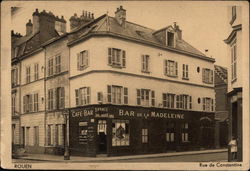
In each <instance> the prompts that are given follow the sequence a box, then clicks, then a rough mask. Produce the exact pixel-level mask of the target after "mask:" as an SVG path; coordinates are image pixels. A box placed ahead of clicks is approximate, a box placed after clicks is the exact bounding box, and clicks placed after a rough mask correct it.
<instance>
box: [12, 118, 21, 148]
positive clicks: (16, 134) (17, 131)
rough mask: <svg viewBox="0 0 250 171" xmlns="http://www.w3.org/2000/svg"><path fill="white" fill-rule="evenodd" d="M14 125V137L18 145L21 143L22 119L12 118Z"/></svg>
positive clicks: (14, 142) (14, 141)
mask: <svg viewBox="0 0 250 171" xmlns="http://www.w3.org/2000/svg"><path fill="white" fill-rule="evenodd" d="M12 125H15V129H14V130H13V133H14V135H12V136H14V139H13V142H12V143H13V144H15V145H17V144H20V121H19V118H18V119H12Z"/></svg>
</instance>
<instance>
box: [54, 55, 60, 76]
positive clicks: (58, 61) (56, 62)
mask: <svg viewBox="0 0 250 171" xmlns="http://www.w3.org/2000/svg"><path fill="white" fill-rule="evenodd" d="M60 72H61V54H57V55H56V56H55V74H59V73H60Z"/></svg>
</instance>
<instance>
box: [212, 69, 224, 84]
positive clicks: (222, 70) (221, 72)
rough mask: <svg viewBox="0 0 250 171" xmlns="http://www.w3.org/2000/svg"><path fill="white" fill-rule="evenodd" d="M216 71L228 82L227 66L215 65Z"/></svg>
mask: <svg viewBox="0 0 250 171" xmlns="http://www.w3.org/2000/svg"><path fill="white" fill-rule="evenodd" d="M214 72H215V74H217V75H218V76H219V78H220V79H221V80H222V81H224V82H225V83H227V68H225V67H222V66H219V65H214Z"/></svg>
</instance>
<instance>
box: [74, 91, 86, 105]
mask: <svg viewBox="0 0 250 171" xmlns="http://www.w3.org/2000/svg"><path fill="white" fill-rule="evenodd" d="M75 98H76V106H82V105H87V104H90V87H82V88H79V89H76V90H75Z"/></svg>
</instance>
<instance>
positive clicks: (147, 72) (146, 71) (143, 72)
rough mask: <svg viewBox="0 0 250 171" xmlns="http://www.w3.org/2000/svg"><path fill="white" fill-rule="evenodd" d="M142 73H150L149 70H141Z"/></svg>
mask: <svg viewBox="0 0 250 171" xmlns="http://www.w3.org/2000/svg"><path fill="white" fill-rule="evenodd" d="M141 72H142V73H146V74H150V71H143V70H142V71H141Z"/></svg>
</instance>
